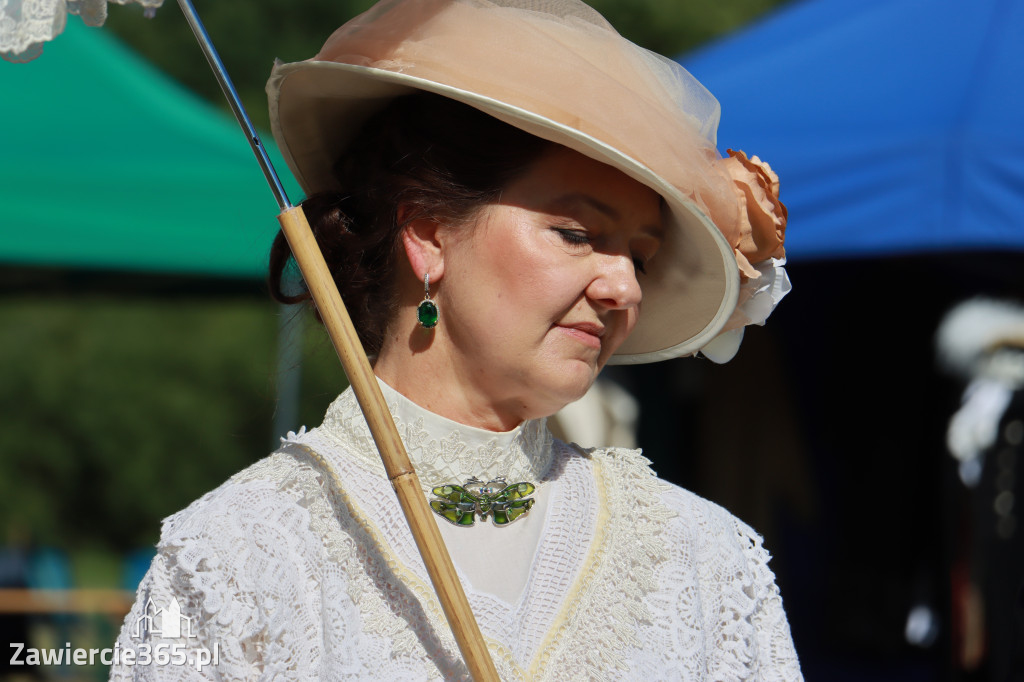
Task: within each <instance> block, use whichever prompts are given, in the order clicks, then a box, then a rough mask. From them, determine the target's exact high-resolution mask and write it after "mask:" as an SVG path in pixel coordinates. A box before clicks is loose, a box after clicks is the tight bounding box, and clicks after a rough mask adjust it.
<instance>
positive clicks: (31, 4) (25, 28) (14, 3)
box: [0, 0, 163, 62]
mask: <svg viewBox="0 0 1024 682" xmlns="http://www.w3.org/2000/svg"><path fill="white" fill-rule="evenodd" d="M107 2H108V0H0V57H3V58H4V59H6V60H7V61H9V62H27V61H30V60H32V59H35V58H36V57H38V56H39V55H40V54H42V52H43V43H45V42H46V41H47V40H53V39H54V38H55V37H56V36H58V35H60V34H61V32H62V31H63V30H64V26H65V24H66V23H67V18H68V14H69V13H70V14H77V15H79V16H81V17H82V21H84V22H85V23H86V24H87V25H89V26H102V25H103V22H104V21H106V19H107ZM109 2H114V3H117V4H118V5H127V4H128V3H130V2H135V3H138V4H140V5H142V6H143V7H145V8H146V14H147V16H150V15H152V13H153V12H155V11H156V8H157V7H159V6H160V5H162V4H163V0H109Z"/></svg>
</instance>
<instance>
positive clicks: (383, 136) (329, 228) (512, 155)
mask: <svg viewBox="0 0 1024 682" xmlns="http://www.w3.org/2000/svg"><path fill="white" fill-rule="evenodd" d="M550 144H552V143H550V142H547V141H545V140H542V139H540V138H537V137H534V136H533V135H530V134H529V133H525V132H523V131H521V130H519V129H518V128H515V127H513V126H510V125H508V124H506V123H502V122H501V121H499V120H497V119H495V118H493V117H491V116H489V115H487V114H484V113H483V112H481V111H478V110H477V109H474V108H472V107H470V106H468V105H466V104H462V103H459V102H456V101H454V100H450V99H447V98H445V97H441V96H439V95H433V94H428V93H421V94H416V95H408V96H405V97H400V98H398V99H395V100H393V101H392V102H391V103H389V104H388V105H387V107H386V108H385V109H383V110H382V111H381V112H380V113H378V114H376V115H374V116H373V117H372V118H371V119H370V120H369V122H368V123H367V124H366V125H364V126H363V128H362V129H361V130H360V131H359V133H358V134H357V135H356V137H355V139H354V142H353V143H352V145H351V146H350V147H349V148H348V149H347V150H346V151H345V153H344V154H343V155H342V157H341V158H340V159H338V161H337V162H336V163H335V165H334V169H333V174H334V179H335V181H336V183H337V186H338V187H339V189H338V190H337V191H330V192H320V193H318V194H314V195H312V196H310V197H309V198H308V199H306V200H305V201H304V202H303V203H302V206H303V208H304V209H305V212H306V217H307V219H308V220H309V224H310V227H311V228H312V229H313V234H314V235H315V236H316V240H317V242H318V243H319V244H320V249H321V251H322V252H323V254H324V259H325V260H326V261H327V267H328V268H329V269H330V271H331V274H332V275H333V277H334V281H335V282H336V283H337V285H338V290H339V292H340V293H341V296H342V299H343V300H344V301H345V306H346V308H348V312H349V315H350V316H351V317H352V322H353V324H354V325H355V328H356V330H357V331H358V333H359V339H360V340H361V341H362V343H363V347H364V348H365V349H366V352H367V353H369V354H375V353H377V352H378V351H380V346H381V343H382V341H383V337H384V332H385V331H386V329H387V325H388V322H389V321H390V320H391V318H392V317H393V315H394V313H395V307H396V303H397V302H396V300H395V286H394V285H395V268H396V264H397V259H398V257H399V254H400V253H401V249H400V248H399V235H400V233H401V230H402V227H403V226H404V225H405V224H407V223H408V222H411V221H413V220H416V219H419V218H429V219H431V220H437V221H439V222H446V223H450V224H458V223H460V222H463V221H466V220H468V219H470V218H471V217H472V216H473V215H474V213H475V212H476V211H477V210H478V209H480V208H482V207H483V206H484V204H486V203H488V202H491V201H494V200H495V199H496V198H497V197H498V195H499V194H500V192H501V190H502V189H503V188H504V187H505V186H506V185H507V184H508V183H509V182H511V181H512V180H513V179H515V178H516V177H517V176H518V175H520V174H521V173H523V172H524V171H525V170H526V169H527V168H528V167H529V166H530V164H532V163H533V162H534V161H535V160H536V159H537V158H538V157H539V156H540V155H541V153H542V152H543V151H544V150H545V149H546V148H547V147H548V146H549V145H550ZM399 207H404V208H405V213H404V214H403V223H402V224H399V222H398V210H399ZM295 269H297V268H296V266H295V264H294V261H293V260H292V254H291V250H290V249H289V248H288V242H287V241H286V240H285V237H284V234H283V233H278V235H277V238H276V239H275V240H274V245H273V246H272V247H271V250H270V273H269V284H270V294H271V296H272V297H273V298H274V299H275V300H277V301H281V302H284V303H298V302H301V301H307V300H309V299H310V294H309V292H308V291H307V290H306V289H305V287H304V285H303V286H302V289H301V290H300V291H299V292H295V291H286V289H294V285H292V286H291V287H288V286H286V285H285V284H284V283H283V282H282V280H283V279H291V277H290V276H289V277H286V276H285V275H286V273H288V272H289V271H291V270H295ZM296 279H297V278H296Z"/></svg>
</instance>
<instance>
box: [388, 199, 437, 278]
mask: <svg viewBox="0 0 1024 682" xmlns="http://www.w3.org/2000/svg"><path fill="white" fill-rule="evenodd" d="M402 212H403V211H401V210H400V211H399V216H398V218H399V220H401V219H402V215H401V214H402ZM440 229H441V225H440V223H438V222H437V221H434V220H430V219H428V218H416V219H415V220H411V221H409V222H408V223H406V225H405V227H403V228H402V246H403V247H405V255H406V257H407V258H408V259H409V265H410V266H411V267H412V272H413V274H414V275H416V278H417V279H418V280H420V281H423V276H424V275H430V281H431V282H439V281H441V278H442V277H443V276H444V250H443V249H442V240H441V239H440V234H439V233H440Z"/></svg>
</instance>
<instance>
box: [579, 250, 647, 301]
mask: <svg viewBox="0 0 1024 682" xmlns="http://www.w3.org/2000/svg"><path fill="white" fill-rule="evenodd" d="M588 294H589V295H590V298H592V299H593V300H595V301H597V302H599V303H600V304H601V305H603V306H605V307H606V308H610V309H613V310H619V309H623V308H634V307H637V306H639V305H640V301H641V299H642V298H643V292H642V291H641V289H640V282H639V281H638V280H637V273H636V265H635V264H634V263H633V257H632V256H630V255H627V254H614V255H613V254H607V255H605V257H604V258H602V259H601V262H600V263H599V264H598V272H597V273H596V276H595V277H594V279H593V280H592V281H591V283H590V287H589V288H588Z"/></svg>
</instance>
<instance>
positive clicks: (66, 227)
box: [0, 21, 298, 278]
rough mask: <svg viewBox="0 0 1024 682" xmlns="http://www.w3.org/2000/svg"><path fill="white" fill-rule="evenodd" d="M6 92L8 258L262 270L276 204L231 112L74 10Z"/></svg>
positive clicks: (74, 264)
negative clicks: (62, 28)
mask: <svg viewBox="0 0 1024 682" xmlns="http://www.w3.org/2000/svg"><path fill="white" fill-rule="evenodd" d="M0 92H3V94H4V97H3V101H4V103H3V106H2V107H0V159H2V163H0V266H56V267H62V268H74V269H79V268H84V269H105V270H118V271H133V272H156V273H166V274H184V275H198V276H207V277H208V276H213V277H229V278H260V277H262V276H263V273H264V272H265V269H266V257H267V252H268V249H269V246H270V242H271V240H272V239H273V236H274V234H275V233H276V231H277V227H278V225H277V221H276V219H275V216H276V214H277V206H276V204H275V202H274V199H273V196H272V195H271V193H270V192H269V190H268V189H267V187H266V184H265V181H264V179H263V175H262V173H261V172H260V170H259V167H258V166H257V164H256V162H255V160H254V159H253V156H252V152H251V151H250V149H249V147H248V145H247V144H246V141H245V138H244V136H243V134H242V133H241V132H240V130H239V129H238V126H237V124H236V123H235V122H234V120H233V119H231V118H230V116H229V115H228V114H226V113H224V112H221V111H219V110H217V109H216V108H214V107H213V106H211V105H210V104H208V103H206V102H204V101H202V100H200V99H199V98H198V97H196V96H195V95H193V94H191V93H189V92H187V91H186V90H184V89H183V88H181V87H180V86H178V85H177V84H175V83H174V82H172V81H170V80H169V79H168V78H167V77H166V76H164V75H163V74H162V73H161V72H159V71H158V70H157V69H155V68H154V67H152V66H150V65H149V64H148V63H147V62H145V61H144V60H143V59H141V58H140V57H138V56H137V55H135V54H134V53H132V52H131V51H129V50H127V49H126V48H124V47H122V46H121V45H120V44H119V43H117V42H116V41H115V39H114V38H112V37H110V35H109V34H108V33H107V32H104V31H100V30H95V29H89V28H86V27H85V26H83V25H82V24H81V23H80V22H78V21H71V22H69V23H68V26H67V29H66V32H65V35H63V36H62V37H61V39H60V40H57V41H54V42H52V43H50V44H48V45H47V46H46V50H45V53H44V55H43V56H42V57H41V58H39V59H37V60H35V61H33V62H30V63H27V64H10V63H6V62H0ZM268 147H270V151H271V155H272V157H273V158H274V159H275V165H277V166H278V167H279V168H280V169H284V168H285V166H284V163H283V162H282V161H280V154H279V153H278V152H277V150H276V148H274V147H272V144H268ZM285 175H287V173H285ZM288 179H289V181H290V176H289V178H288ZM288 189H289V191H290V194H292V196H295V197H297V196H298V192H297V190H296V188H295V184H294V182H292V184H291V185H290V186H289V187H288Z"/></svg>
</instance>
